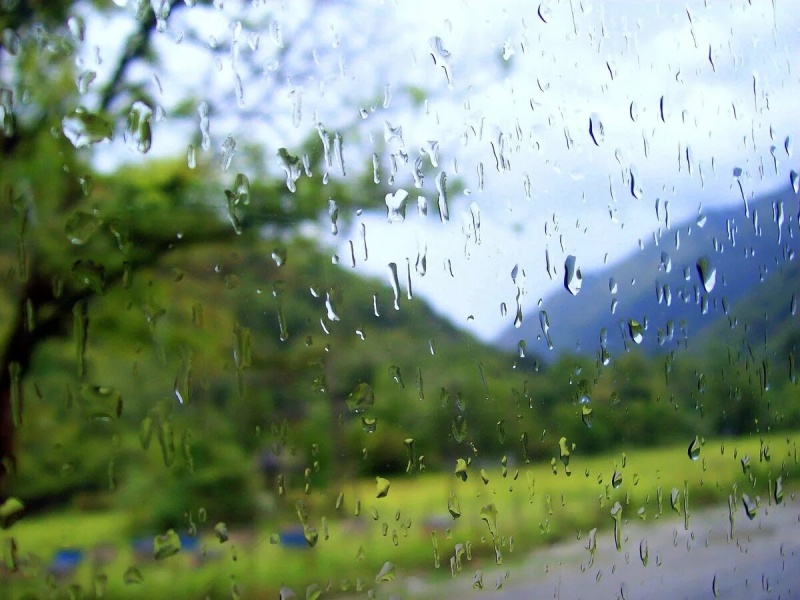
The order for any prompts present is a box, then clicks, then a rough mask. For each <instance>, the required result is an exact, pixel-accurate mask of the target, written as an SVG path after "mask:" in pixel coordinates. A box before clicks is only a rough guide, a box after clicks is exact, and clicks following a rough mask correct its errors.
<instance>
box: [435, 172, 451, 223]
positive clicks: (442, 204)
mask: <svg viewBox="0 0 800 600" xmlns="http://www.w3.org/2000/svg"><path fill="white" fill-rule="evenodd" d="M436 191H437V192H439V219H440V220H441V222H442V223H444V222H445V221H449V220H450V209H449V207H448V205H447V174H446V173H445V172H444V171H441V172H440V173H439V174H438V175H437V176H436Z"/></svg>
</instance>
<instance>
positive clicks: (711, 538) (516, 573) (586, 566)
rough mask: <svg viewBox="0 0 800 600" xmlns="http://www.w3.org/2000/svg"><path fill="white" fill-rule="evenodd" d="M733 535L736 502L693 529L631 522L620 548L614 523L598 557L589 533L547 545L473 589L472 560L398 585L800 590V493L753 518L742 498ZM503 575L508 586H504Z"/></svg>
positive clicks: (467, 591)
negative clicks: (446, 574) (434, 577)
mask: <svg viewBox="0 0 800 600" xmlns="http://www.w3.org/2000/svg"><path fill="white" fill-rule="evenodd" d="M787 496H788V495H787ZM729 533H730V522H729V511H728V507H727V506H724V507H718V508H714V509H703V510H697V511H695V512H692V513H691V519H690V523H689V531H685V530H684V523H683V519H679V518H678V519H663V520H660V521H656V522H648V523H633V522H628V523H625V524H624V525H623V530H622V537H623V547H622V551H620V552H618V551H617V550H616V548H615V546H614V538H613V533H612V532H611V530H608V529H606V530H603V531H600V532H599V533H598V534H597V538H596V542H597V549H596V552H595V556H594V562H593V563H592V564H590V553H589V551H588V550H587V549H586V545H587V540H586V538H585V537H584V539H583V540H574V541H571V542H564V543H561V544H558V545H555V546H552V547H550V548H546V549H541V550H538V551H536V552H534V553H532V554H531V555H530V556H529V557H527V558H526V559H525V560H524V561H523V562H521V563H515V564H513V565H510V566H508V567H507V568H503V569H502V570H501V569H497V570H495V569H492V570H488V569H487V570H486V571H485V572H484V573H483V584H484V589H483V590H473V589H472V583H473V577H474V575H475V573H474V571H469V564H468V563H467V564H466V566H465V569H464V571H462V572H461V573H460V575H459V576H458V577H457V578H456V579H454V580H449V581H444V582H442V581H440V582H436V583H430V582H424V581H422V580H419V579H414V578H408V579H406V580H404V581H402V583H401V586H402V588H403V589H396V590H393V592H394V594H397V595H398V596H399V597H402V598H454V597H457V598H459V600H467V599H470V598H486V597H490V598H492V599H498V600H523V599H525V600H527V599H529V598H530V599H554V600H562V599H563V600H567V599H569V600H572V599H586V600H589V599H591V600H596V599H602V598H610V599H621V600H640V599H641V600H645V599H646V600H667V599H669V600H682V599H686V600H704V599H713V598H715V597H718V598H725V599H732V600H739V599H741V600H751V599H787V598H800V501H798V499H797V498H790V497H787V498H786V499H785V501H784V503H783V504H782V505H779V506H771V507H769V506H762V507H761V508H760V509H759V511H758V514H757V515H756V517H755V518H754V519H753V520H752V521H751V520H749V519H748V518H747V516H746V513H745V511H744V508H743V506H742V505H741V503H740V504H739V505H738V506H737V507H736V512H735V521H734V534H733V537H730V535H729ZM643 540H644V542H642V541H643ZM641 543H644V544H646V547H647V550H648V552H647V554H648V561H647V566H645V565H644V564H643V562H642V560H641V559H640V544H641ZM507 571H508V573H509V575H508V578H505V577H504V574H505V573H506V572H507ZM498 579H499V580H500V581H502V584H503V585H502V588H501V589H499V590H496V589H495V588H496V582H497V581H498ZM386 591H388V590H386ZM715 593H716V596H715Z"/></svg>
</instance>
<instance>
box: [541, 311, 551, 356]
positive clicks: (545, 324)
mask: <svg viewBox="0 0 800 600" xmlns="http://www.w3.org/2000/svg"><path fill="white" fill-rule="evenodd" d="M539 325H540V326H541V328H542V334H543V335H544V339H545V341H546V342H547V348H548V349H549V350H552V349H553V340H552V338H551V337H550V317H548V316H547V311H544V310H541V311H539Z"/></svg>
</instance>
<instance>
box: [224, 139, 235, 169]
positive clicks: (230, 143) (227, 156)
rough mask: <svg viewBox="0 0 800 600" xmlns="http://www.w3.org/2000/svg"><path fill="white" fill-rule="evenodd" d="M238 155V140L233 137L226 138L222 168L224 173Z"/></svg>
mask: <svg viewBox="0 0 800 600" xmlns="http://www.w3.org/2000/svg"><path fill="white" fill-rule="evenodd" d="M235 153H236V140H234V139H233V137H232V136H230V135H229V136H228V137H226V138H225V141H224V142H222V161H221V167H222V170H223V171H227V170H228V169H229V168H230V166H231V161H232V160H233V155H234V154H235Z"/></svg>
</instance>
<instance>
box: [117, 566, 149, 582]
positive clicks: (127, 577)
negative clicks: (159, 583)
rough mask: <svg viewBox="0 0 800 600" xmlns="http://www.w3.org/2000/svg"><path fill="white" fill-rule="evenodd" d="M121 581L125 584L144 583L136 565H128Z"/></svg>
mask: <svg viewBox="0 0 800 600" xmlns="http://www.w3.org/2000/svg"><path fill="white" fill-rule="evenodd" d="M122 581H123V582H124V583H125V584H126V585H133V584H142V583H144V577H142V572H141V571H140V570H139V569H138V568H137V567H128V568H127V569H125V573H123V575H122Z"/></svg>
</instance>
